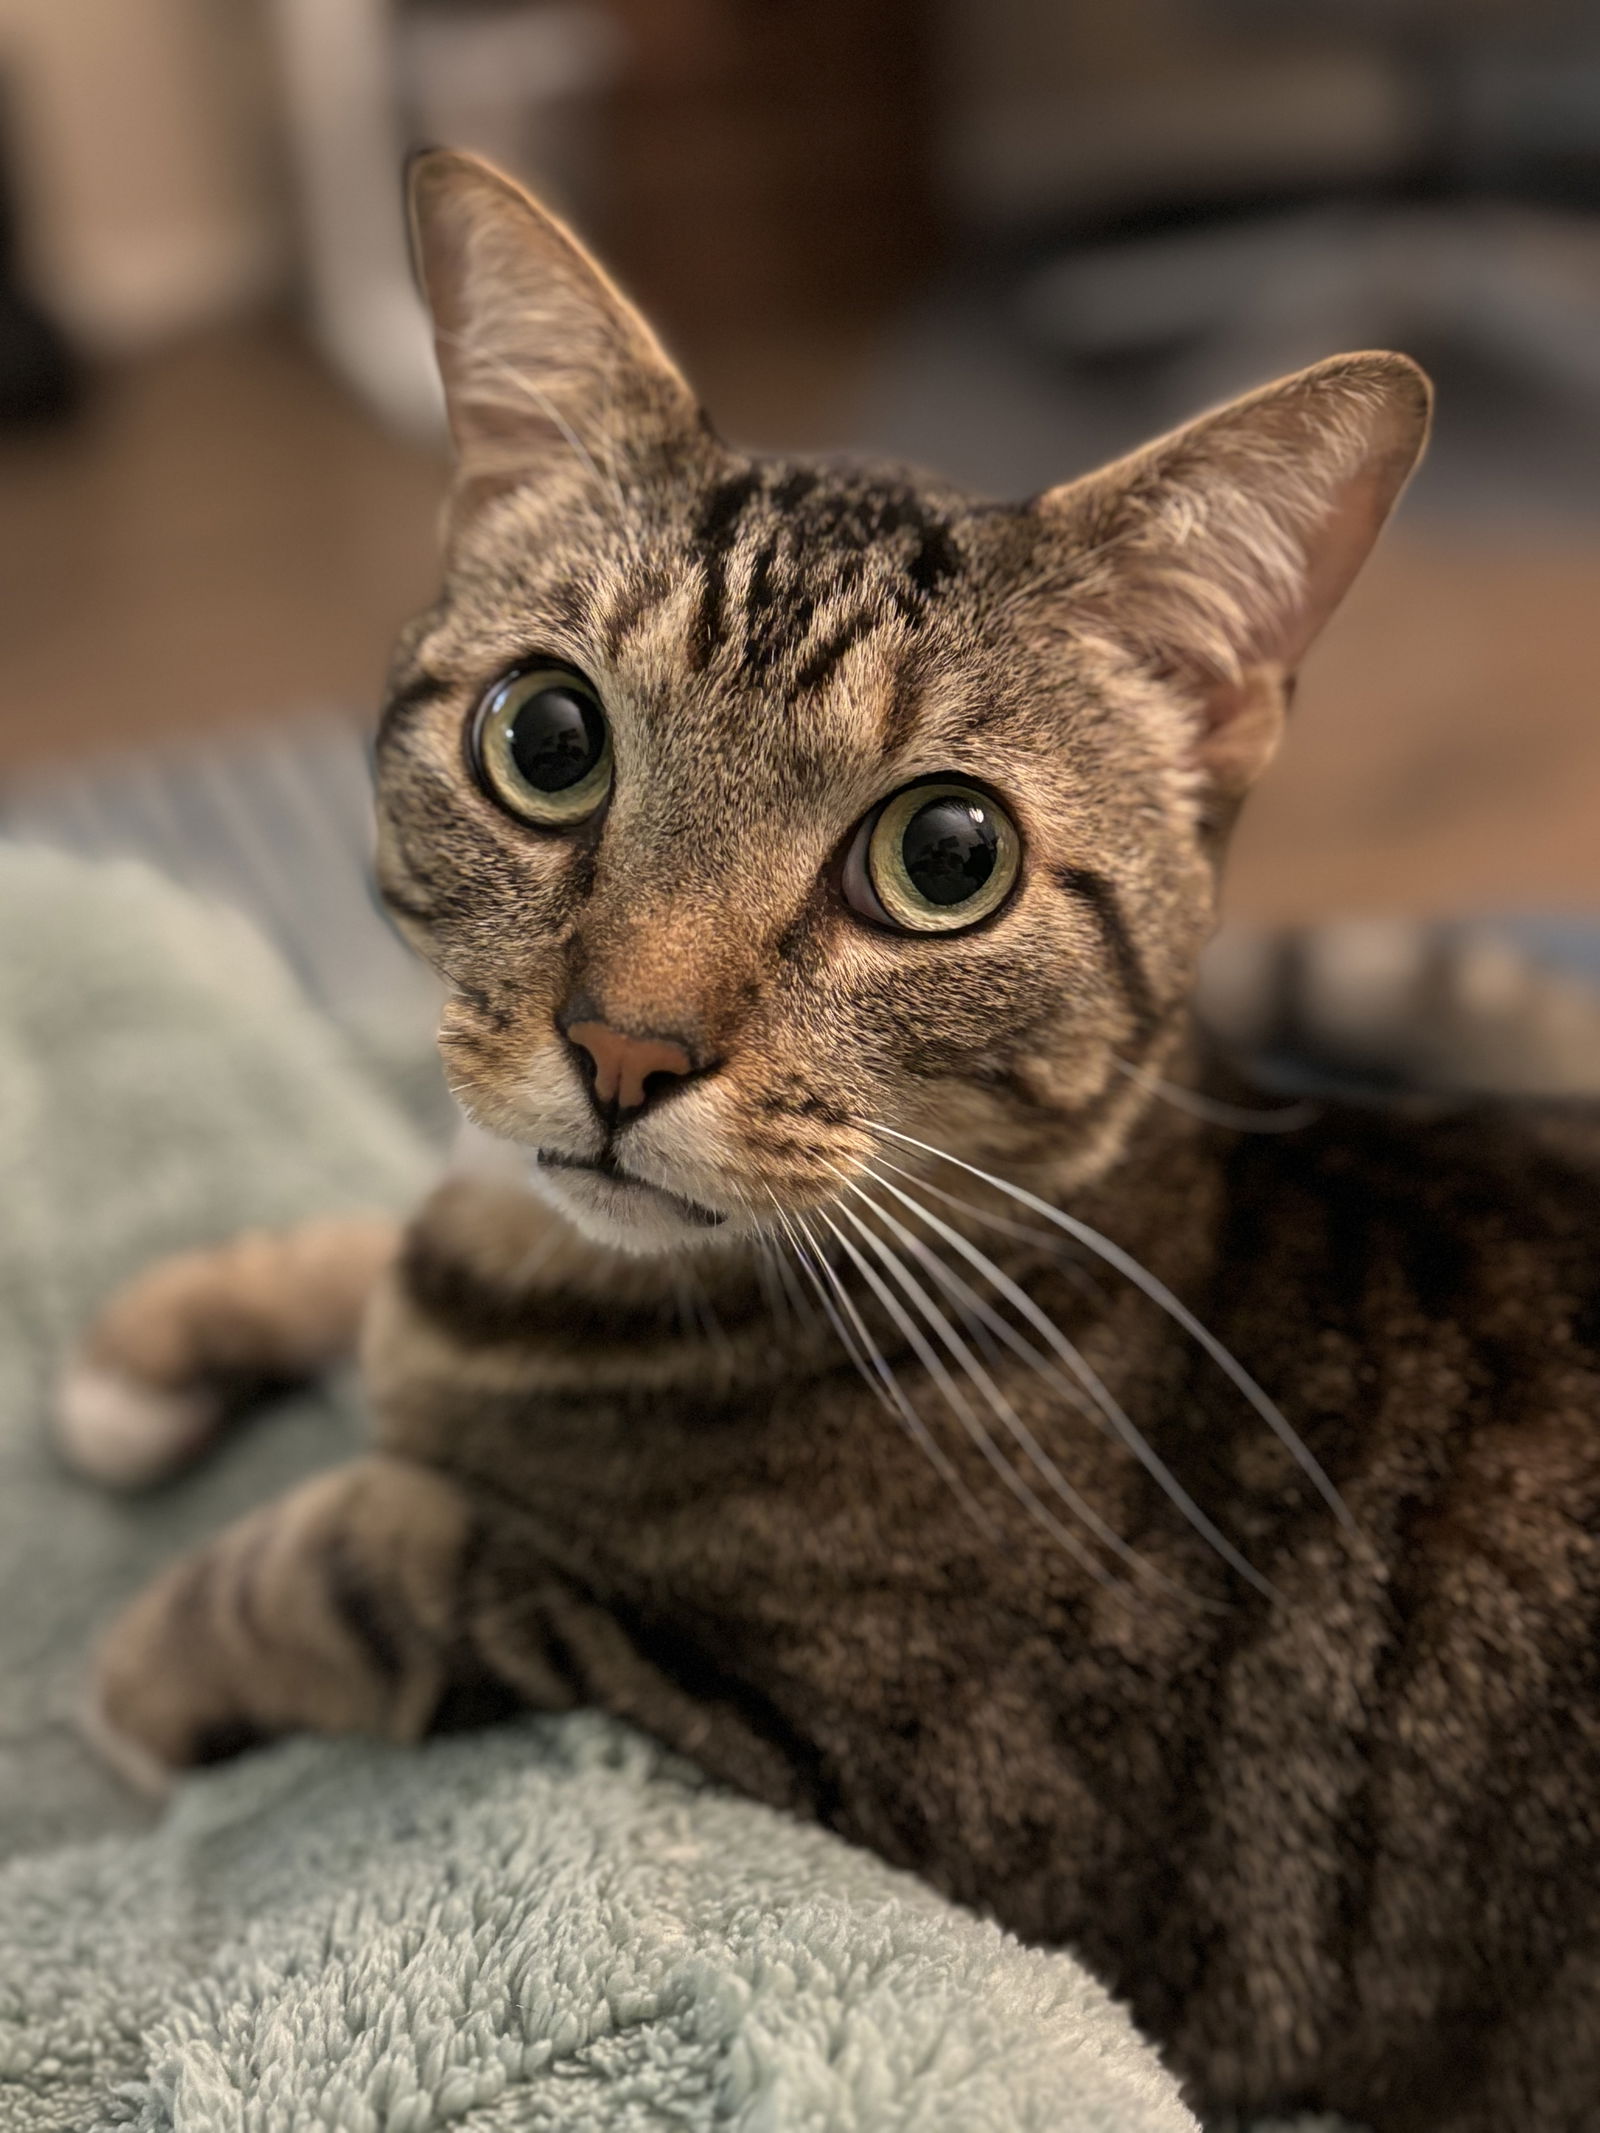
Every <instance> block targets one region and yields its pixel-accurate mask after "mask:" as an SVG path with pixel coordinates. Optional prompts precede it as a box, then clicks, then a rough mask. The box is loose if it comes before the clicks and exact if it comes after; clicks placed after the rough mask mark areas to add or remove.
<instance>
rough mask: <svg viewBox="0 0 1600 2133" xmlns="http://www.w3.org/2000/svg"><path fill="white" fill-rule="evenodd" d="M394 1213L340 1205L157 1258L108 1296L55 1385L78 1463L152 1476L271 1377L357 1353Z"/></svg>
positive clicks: (68, 1452)
mask: <svg viewBox="0 0 1600 2133" xmlns="http://www.w3.org/2000/svg"><path fill="white" fill-rule="evenodd" d="M399 1238H400V1229H399V1225H398V1223H396V1222H395V1221H393V1220H392V1219H391V1218H389V1217H387V1216H381V1215H339V1216H331V1217H327V1218H325V1219H323V1220H320V1221H316V1222H305V1223H302V1224H301V1225H300V1226H299V1227H298V1228H296V1229H287V1230H251V1231H247V1232H246V1233H245V1234H243V1235H242V1236H238V1237H234V1238H231V1239H230V1240H229V1241H228V1242H227V1243H226V1244H220V1245H216V1246H213V1247H210V1248H208V1249H204V1250H200V1251H192V1252H179V1253H176V1254H174V1255H173V1256H172V1257H170V1258H167V1259H161V1260H158V1261H157V1262H156V1263H155V1265H153V1266H151V1267H147V1268H146V1269H145V1270H144V1272H143V1273H141V1274H138V1275H136V1276H135V1277H134V1278H133V1280H131V1281H129V1282H127V1283H126V1284H125V1285H124V1286H123V1287H122V1288H120V1289H118V1290H117V1291H116V1293H115V1294H114V1295H113V1296H112V1297H111V1298H110V1300H109V1301H108V1302H107V1303H106V1305H105V1306H104V1308H103V1309H102V1310H101V1312H100V1315H99V1317H98V1318H97V1319H96V1320H95V1323H94V1325H93V1326H92V1327H91V1328H90V1331H89V1335H88V1338H87V1339H86V1340H85V1342H84V1344H83V1346H82V1347H81V1348H80V1350H79V1351H78V1353H77V1354H76V1355H75V1356H74V1357H73V1358H72V1360H71V1361H70V1363H69V1364H68V1367H67V1369H66V1371H65V1372H64V1374H63V1376H62V1380H61V1385H60V1388H59V1391H58V1393H57V1398H56V1436H57V1441H58V1442H59V1444H60V1446H61V1449H62V1453H63V1455H64V1456H65V1457H66V1458H67V1460H68V1461H69V1462H70V1463H71V1464H72V1465H73V1466H75V1467H76V1468H77V1469H78V1470H79V1472H80V1473H84V1474H87V1475H88V1476H89V1477H90V1478H91V1479H92V1480H95V1481H98V1482H101V1483H102V1484H104V1485H105V1486H107V1487H110V1488H142V1487H145V1486H146V1485H148V1484H149V1483H150V1482H153V1481H158V1480H160V1479H161V1478H162V1476H164V1475H166V1474H169V1473H171V1472H173V1471H175V1470H176V1469H177V1468H179V1467H182V1466H184V1465H186V1464H188V1463H189V1461H190V1460H192V1459H194V1458H195V1457H196V1456H197V1455H198V1454H199V1453H200V1452H201V1451H203V1450H204V1448H205V1447H206V1445H207V1444H209V1443H210V1441H211V1440H212V1438H213V1437H214V1436H215V1435H216V1434H217V1431H218V1430H219V1429H220V1428H221V1426H222V1425H223V1423H224V1422H225V1421H226V1420H227V1419H228V1416H229V1415H230V1413H232V1412H233V1411H234V1410H235V1409H237V1407H238V1406H239V1405H240V1403H241V1401H242V1400H244V1399H246V1398H248V1396H249V1395H250V1394H251V1393H252V1392H254V1391H257V1390H259V1388H260V1387H261V1386H262V1385H264V1384H275V1383H284V1382H289V1381H292V1380H295V1379H299V1378H307V1377H312V1376H314V1375H315V1374H316V1373H317V1372H318V1371H320V1370H325V1369H327V1368H328V1367H329V1365H330V1364H333V1363H335V1362H338V1361H339V1360H340V1359H341V1358H342V1357H343V1356H345V1355H347V1354H349V1353H350V1352H351V1351H352V1350H353V1348H354V1345H355V1339H356V1333H357V1330H358V1328H359V1326H360V1323H361V1318H362V1314H363V1312H364V1311H365V1309H366V1304H367V1298H368V1297H369V1295H370V1294H371V1292H372V1289H373V1286H374V1284H375V1283H376V1281H377V1280H378V1277H379V1275H380V1274H381V1273H382V1272H383V1270H384V1268H385V1267H387V1266H388V1265H389V1263H390V1261H391V1260H392V1259H393V1257H394V1255H395V1252H396V1251H397V1249H398V1247H399Z"/></svg>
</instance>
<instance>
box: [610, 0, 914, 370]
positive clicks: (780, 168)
mask: <svg viewBox="0 0 1600 2133" xmlns="http://www.w3.org/2000/svg"><path fill="white" fill-rule="evenodd" d="M611 12H612V14H613V15H614V16H615V18H616V20H617V21H618V23H619V24H620V26H621V29H622V32H623V34H624V37H625V39H626V48H627V51H628V53H629V59H628V62H627V64H626V65H625V66H624V69H623V72H622V77H621V80H620V82H619V84H618V89H617V92H616V95H615V98H614V104H613V110H612V114H611V124H610V133H611V139H610V143H609V147H610V155H611V173H610V190H611V195H612V197H611V203H610V207H611V212H610V215H609V217H608V218H607V219H608V220H609V222H610V223H611V229H610V231H609V233H608V234H609V238H610V242H611V250H612V253H613V255H614V256H615V257H616V259H617V262H618V264H619V266H620V268H621V269H622V271H623V273H624V277H625V279H626V281H627V283H628V285H629V287H630V289H633V290H635V291H636V292H637V294H638V295H639V297H640V298H641V300H642V301H643V302H644V303H645V304H646V305H647V307H649V308H651V309H652V310H654V311H655V312H656V313H657V314H658V315H659V316H660V317H662V318H663V319H664V321H665V323H666V325H667V327H668V331H669V337H670V338H671V339H672V340H673V342H674V343H675V344H678V343H681V344H682V346H683V349H684V352H685V353H686V354H687V355H688V357H689V359H690V362H691V366H692V364H693V361H694V358H695V356H696V355H697V353H698V351H699V349H700V347H701V345H702V344H703V343H707V342H717V343H720V342H721V341H722V340H723V339H724V338H726V336H727V335H728V333H729V332H730V329H732V330H735V331H737V330H738V329H739V328H741V327H754V328H756V329H757V330H759V331H762V332H766V333H768V334H776V335H781V334H783V333H786V332H787V333H791V334H792V333H793V332H794V331H796V330H797V329H798V330H801V331H823V332H826V331H827V329H828V328H829V327H830V326H832V325H834V324H836V323H837V322H839V321H840V320H841V319H844V320H850V319H855V318H858V317H859V316H861V315H863V314H864V315H866V316H867V317H869V318H874V319H876V318H878V317H881V316H882V315H883V313H884V312H885V311H887V310H889V309H891V308H892V307H893V306H894V305H895V304H896V303H897V302H898V301H900V300H902V299H903V298H904V297H905V295H906V294H907V292H908V291H909V290H913V289H915V288H917V287H919V286H920V285H921V283H922V281H923V279H924V277H925V273H926V270H927V267H928V264H929V262H930V260H931V259H932V258H933V256H934V254H935V252H936V249H937V241H938V228H939V211H938V206H937V202H936V199H935V185H934V176H933V141H932V135H933V124H934V111H933V105H932V84H931V45H932V28H933V24H932V21H931V18H930V13H929V11H928V10H927V9H925V8H924V7H922V6H921V5H920V4H919V0H874V4H873V5H871V6H868V7H863V6H862V5H860V0H808V4H807V5H804V6H799V5H796V4H795V0H782V4H771V5H751V4H750V0H612V6H611Z"/></svg>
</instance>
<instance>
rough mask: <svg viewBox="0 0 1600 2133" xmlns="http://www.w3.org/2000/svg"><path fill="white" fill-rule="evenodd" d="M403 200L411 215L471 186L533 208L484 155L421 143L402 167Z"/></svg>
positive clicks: (410, 152)
mask: <svg viewBox="0 0 1600 2133" xmlns="http://www.w3.org/2000/svg"><path fill="white" fill-rule="evenodd" d="M403 172H404V178H405V193H406V199H407V200H408V202H409V203H410V205H411V209H412V212H413V213H415V212H417V210H419V209H423V208H429V207H431V206H432V205H433V204H434V201H435V200H436V199H437V198H438V197H439V196H440V195H442V194H446V193H449V192H452V191H459V190H461V189H463V188H466V187H475V188H477V189H478V190H479V192H480V193H481V192H491V191H492V192H496V193H499V194H500V195H501V196H502V197H506V196H509V197H510V198H512V199H514V200H516V201H517V202H519V203H526V204H527V205H529V206H531V205H533V202H532V201H531V200H530V199H529V197H528V194H527V192H526V191H525V189H524V188H523V187H522V186H521V185H519V184H518V183H517V181H516V179H515V178H513V177H511V176H509V175H508V174H507V173H506V172H505V171H503V170H501V169H500V168H499V167H498V166H497V165H496V164H494V163H491V162H490V161H489V160H488V158H487V157H486V156H480V155H474V154H473V153H472V151H471V150H470V149H467V148H447V147H442V146H440V145H438V144H437V143H433V142H424V143H422V144H421V145H420V146H419V147H416V148H413V149H411V150H410V151H409V152H408V154H407V156H406V158H405V162H404V165H403Z"/></svg>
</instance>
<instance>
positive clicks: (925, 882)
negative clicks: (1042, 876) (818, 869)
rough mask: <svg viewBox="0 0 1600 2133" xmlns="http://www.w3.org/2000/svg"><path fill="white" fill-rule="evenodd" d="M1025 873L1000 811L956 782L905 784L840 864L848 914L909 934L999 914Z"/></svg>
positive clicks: (946, 929) (957, 927)
mask: <svg viewBox="0 0 1600 2133" xmlns="http://www.w3.org/2000/svg"><path fill="white" fill-rule="evenodd" d="M1021 867H1022V840H1021V838H1020V837H1019V836H1018V835H1017V830H1016V825H1015V824H1014V823H1013V822H1012V820H1011V817H1010V816H1009V815H1008V814H1007V813H1006V811H1005V809H1004V808H1003V807H1000V806H999V805H998V804H997V803H996V802H995V801H994V800H992V799H991V798H990V796H989V795H988V794H987V793H984V792H979V791H978V789H977V788H976V787H975V786H972V785H964V784H961V783H960V782H959V781H957V780H954V779H930V780H929V781H927V782H926V783H924V784H920V785H908V786H907V787H906V789H905V791H904V792H898V793H896V794H895V795H894V797H893V798H892V799H890V800H886V801H885V802H884V804H883V806H882V807H881V808H879V809H878V811H877V813H876V814H874V815H869V816H868V817H867V819H866V821H865V822H864V823H863V824H862V825H861V828H860V829H859V830H858V831H857V833H856V838H855V842H854V844H853V845H852V846H851V849H850V856H849V858H848V859H847V860H846V862H845V873H844V893H845V897H846V900H847V901H848V902H849V904H850V906H851V908H852V909H853V910H856V911H859V912H860V913H861V915H862V916H863V917H864V918H870V919H874V920H876V921H877V923H878V924H879V925H890V926H895V927H898V928H899V929H900V930H901V931H903V932H906V933H957V932H960V931H961V930H962V929H963V928H964V927H967V926H975V925H976V924H977V923H978V921H979V919H982V918H987V917H988V916H989V914H990V912H992V911H997V910H998V909H999V908H1000V906H1001V904H1003V903H1004V902H1005V900H1006V898H1007V897H1008V896H1009V895H1010V893H1011V890H1012V888H1013V887H1014V885H1015V883H1016V879H1017V875H1018V873H1019V872H1020V871H1021Z"/></svg>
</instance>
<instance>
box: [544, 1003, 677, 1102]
mask: <svg viewBox="0 0 1600 2133" xmlns="http://www.w3.org/2000/svg"><path fill="white" fill-rule="evenodd" d="M563 1027H564V1029H565V1031H566V1036H567V1041H568V1043H569V1044H571V1045H572V1046H573V1047H574V1048H575V1049H576V1050H577V1051H579V1052H581V1053H582V1054H583V1055H584V1057H585V1058H586V1059H587V1060H588V1062H589V1065H590V1067H591V1068H592V1070H593V1072H592V1078H591V1081H590V1088H591V1091H592V1093H593V1096H594V1100H595V1103H596V1104H597V1105H598V1106H599V1108H600V1109H601V1110H602V1111H606V1112H613V1111H615V1112H624V1111H642V1110H643V1109H644V1108H645V1106H646V1105H647V1104H649V1103H652V1102H654V1100H655V1099H656V1098H657V1097H659V1096H665V1095H666V1094H668V1093H669V1092H670V1091H671V1090H672V1089H673V1088H674V1087H675V1086H676V1085H677V1084H678V1083H679V1082H680V1081H681V1080H682V1079H683V1077H684V1075H686V1074H692V1073H693V1072H694V1061H693V1059H692V1058H691V1057H690V1056H689V1052H688V1048H687V1046H685V1045H682V1044H680V1043H679V1042H678V1040H677V1038H676V1037H657V1036H647V1037H632V1036H629V1035H627V1034H626V1032H624V1031H622V1030H619V1029H612V1028H611V1026H610V1024H609V1023H606V1022H592V1021H584V1022H567V1023H565V1024H564V1025H563Z"/></svg>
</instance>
